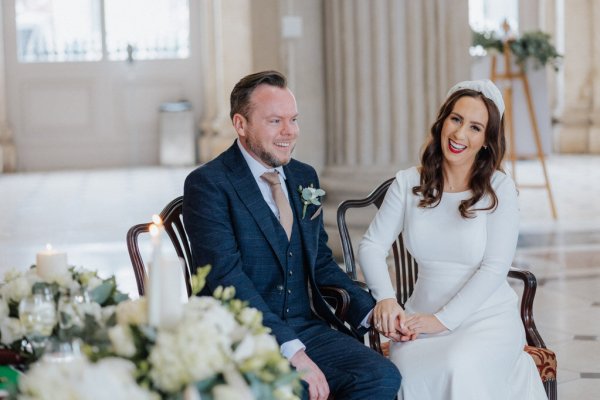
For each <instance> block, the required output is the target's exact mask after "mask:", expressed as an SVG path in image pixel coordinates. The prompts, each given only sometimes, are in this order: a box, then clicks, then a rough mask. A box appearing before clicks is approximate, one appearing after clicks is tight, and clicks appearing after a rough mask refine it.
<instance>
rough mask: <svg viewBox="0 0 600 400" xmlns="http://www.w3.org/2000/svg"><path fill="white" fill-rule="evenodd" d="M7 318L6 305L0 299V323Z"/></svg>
mask: <svg viewBox="0 0 600 400" xmlns="http://www.w3.org/2000/svg"><path fill="white" fill-rule="evenodd" d="M7 317H8V304H7V303H6V301H4V299H3V298H1V297H0V321H2V320H3V319H4V318H7Z"/></svg>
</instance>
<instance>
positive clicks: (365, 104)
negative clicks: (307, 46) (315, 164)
mask: <svg viewBox="0 0 600 400" xmlns="http://www.w3.org/2000/svg"><path fill="white" fill-rule="evenodd" d="M325 35H326V51H325V57H326V66H327V76H326V82H327V97H328V98H327V132H328V136H327V159H326V167H325V170H324V173H323V174H322V182H321V186H323V187H324V188H326V189H327V190H328V196H327V203H326V204H327V208H328V210H327V212H326V214H325V215H326V219H327V225H328V226H329V227H330V231H331V232H330V234H334V233H335V231H334V230H336V228H335V209H336V208H337V204H338V203H339V202H340V201H342V200H344V199H349V198H359V197H364V196H365V195H366V194H368V193H369V192H370V191H371V190H372V189H374V188H375V187H376V186H377V185H378V184H379V183H381V182H383V181H384V180H385V179H387V178H389V177H392V176H393V175H394V173H395V172H396V171H397V170H399V169H401V168H406V167H409V166H411V165H415V164H416V163H418V160H419V157H420V151H421V148H422V145H423V143H424V140H425V138H426V135H427V132H428V130H429V128H430V125H431V124H432V123H433V120H434V118H435V116H436V113H437V110H438V108H439V106H440V104H441V102H442V101H443V100H444V98H445V94H446V92H447V91H448V89H449V88H450V87H451V86H452V85H453V84H454V83H456V82H457V81H460V80H464V79H468V78H469V74H470V72H469V71H470V57H469V53H468V50H469V45H470V41H471V36H470V28H469V23H468V1H467V0H460V1H453V2H451V4H450V2H446V1H443V0H423V1H412V0H371V1H363V0H329V1H326V2H325ZM368 218H369V219H370V216H369V217H368ZM359 225H361V224H360V223H359ZM362 225H363V227H361V228H360V229H362V230H363V232H364V227H366V221H363V224H362Z"/></svg>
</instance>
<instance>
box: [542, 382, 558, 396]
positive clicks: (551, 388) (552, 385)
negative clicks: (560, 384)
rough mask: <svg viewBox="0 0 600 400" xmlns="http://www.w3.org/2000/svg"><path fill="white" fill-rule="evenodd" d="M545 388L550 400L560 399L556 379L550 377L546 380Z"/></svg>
mask: <svg viewBox="0 0 600 400" xmlns="http://www.w3.org/2000/svg"><path fill="white" fill-rule="evenodd" d="M544 389H546V394H547V395H548V400H557V399H558V388H557V385H556V380H554V379H549V380H547V381H546V382H544Z"/></svg>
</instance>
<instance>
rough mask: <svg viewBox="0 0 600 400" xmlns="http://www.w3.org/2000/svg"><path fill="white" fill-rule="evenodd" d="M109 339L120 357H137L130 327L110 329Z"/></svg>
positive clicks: (123, 326)
mask: <svg viewBox="0 0 600 400" xmlns="http://www.w3.org/2000/svg"><path fill="white" fill-rule="evenodd" d="M108 337H109V338H110V342H111V343H112V345H113V348H114V349H115V352H116V353H117V354H118V355H120V356H123V357H133V356H134V355H135V353H136V348H135V342H134V341H133V335H132V333H131V329H130V328H129V326H127V325H116V326H114V327H112V328H110V329H109V330H108Z"/></svg>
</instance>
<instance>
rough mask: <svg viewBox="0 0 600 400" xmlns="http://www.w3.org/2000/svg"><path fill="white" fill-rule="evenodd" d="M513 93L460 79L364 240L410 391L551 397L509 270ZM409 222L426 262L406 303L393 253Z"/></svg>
mask: <svg viewBox="0 0 600 400" xmlns="http://www.w3.org/2000/svg"><path fill="white" fill-rule="evenodd" d="M503 114H504V101H503V100H502V96H501V94H500V91H499V90H498V88H497V87H496V86H495V85H494V84H493V83H492V82H491V81H489V80H484V81H466V82H461V83H459V84H457V85H455V86H454V87H453V88H452V89H450V91H449V93H448V95H447V99H446V101H445V102H444V104H443V105H442V106H441V108H440V110H439V113H438V116H437V119H436V121H435V123H434V124H433V126H432V128H431V132H430V136H429V141H428V144H427V146H426V147H425V150H424V152H423V155H422V157H421V166H420V167H418V168H417V167H413V168H410V169H407V170H402V171H399V172H398V173H397V174H396V179H395V181H394V182H393V183H392V185H391V186H390V188H389V190H388V192H387V195H386V197H385V200H384V202H383V204H382V206H381V208H380V210H379V211H378V213H377V215H376V216H375V219H374V220H373V221H372V223H371V225H370V226H369V229H368V230H367V232H366V234H365V236H364V238H363V240H362V241H361V243H360V246H359V260H360V265H361V268H362V270H363V273H364V275H365V279H366V282H367V285H368V286H369V288H370V290H371V292H372V294H373V296H374V297H375V299H376V300H377V305H376V307H375V309H374V311H373V323H374V324H375V327H376V329H377V330H378V331H380V332H381V333H382V334H383V335H385V336H387V337H389V338H390V339H392V344H391V347H390V359H391V360H392V361H393V362H394V363H395V364H396V366H397V367H398V369H399V370H400V373H401V375H402V385H401V387H400V391H399V393H398V398H399V399H400V400H402V399H404V400H427V399H431V400H442V399H457V400H458V399H460V400H465V399H477V400H480V399H498V400H500V399H502V400H507V399H519V400H523V399H540V400H541V399H546V394H545V392H544V389H543V386H542V381H541V379H540V377H539V374H538V372H537V369H536V367H535V364H534V362H533V360H532V359H531V357H530V356H529V355H528V354H527V353H525V352H524V351H523V347H524V345H525V332H524V328H523V325H522V323H521V319H520V317H519V314H518V297H517V295H516V293H515V292H514V291H513V290H512V289H511V288H510V286H509V285H508V283H507V280H506V276H507V273H508V269H509V267H510V265H511V262H512V259H513V257H514V254H515V250H516V244H517V237H518V224H519V208H518V202H517V190H516V188H515V184H514V182H513V180H512V179H511V178H510V177H509V176H508V175H506V174H505V173H504V172H503V171H502V167H501V163H502V159H503V157H504V153H505V148H506V144H505V138H504V118H503ZM400 232H402V234H403V237H404V241H405V244H406V247H407V249H408V250H409V251H410V253H411V254H412V255H413V256H414V257H415V259H416V260H417V262H418V264H419V279H418V280H417V282H416V286H415V289H414V292H413V294H412V295H411V297H410V298H409V299H408V301H407V302H406V305H405V308H406V309H405V310H403V309H402V307H400V305H399V304H398V303H397V301H396V295H395V291H394V288H393V286H392V282H391V279H390V276H389V274H388V269H387V264H386V257H387V254H388V251H389V249H390V247H391V245H392V243H393V241H394V240H395V239H396V238H397V237H398V234H399V233H400Z"/></svg>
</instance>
